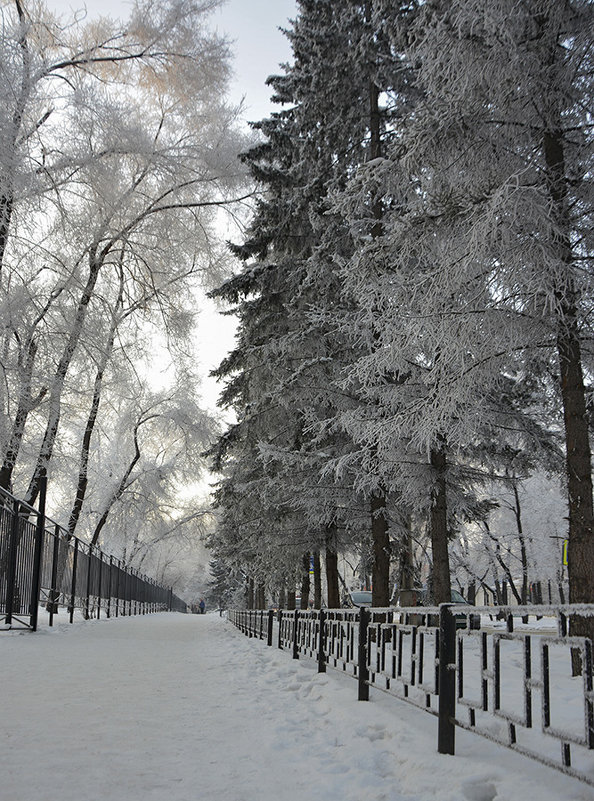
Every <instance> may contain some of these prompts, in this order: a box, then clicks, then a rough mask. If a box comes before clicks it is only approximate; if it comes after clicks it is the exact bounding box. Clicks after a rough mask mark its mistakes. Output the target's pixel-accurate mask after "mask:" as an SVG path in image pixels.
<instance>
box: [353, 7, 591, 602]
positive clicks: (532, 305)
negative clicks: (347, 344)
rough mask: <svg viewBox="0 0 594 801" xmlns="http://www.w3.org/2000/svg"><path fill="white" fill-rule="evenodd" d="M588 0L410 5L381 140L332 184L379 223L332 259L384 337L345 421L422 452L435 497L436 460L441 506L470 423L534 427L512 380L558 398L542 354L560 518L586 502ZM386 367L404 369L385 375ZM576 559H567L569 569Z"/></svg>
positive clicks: (360, 370)
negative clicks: (370, 161)
mask: <svg viewBox="0 0 594 801" xmlns="http://www.w3.org/2000/svg"><path fill="white" fill-rule="evenodd" d="M394 5H395V4H391V3H389V2H385V3H382V4H381V9H380V13H384V14H385V13H386V11H387V10H389V8H393V7H394ZM396 5H398V4H396ZM590 14H591V7H590V6H589V4H582V3H575V4H572V3H561V4H558V3H546V2H544V3H540V2H535V3H530V2H525V3H524V2H523V3H519V4H517V3H509V4H507V3H497V4H489V6H488V7H487V6H485V5H484V4H482V3H473V2H459V3H457V2H455V3H441V2H431V3H425V4H422V5H421V6H419V10H418V14H417V15H416V17H415V19H414V20H413V22H412V26H411V28H410V29H409V34H408V37H407V40H406V42H405V45H404V47H403V56H404V57H405V59H406V60H407V61H408V63H410V64H411V65H413V66H414V79H415V84H416V88H417V100H416V102H415V104H414V108H411V109H409V110H408V113H407V114H406V115H405V116H404V118H403V119H402V121H401V124H400V125H399V127H398V129H397V130H396V131H395V136H394V139H393V142H392V147H391V148H390V150H389V151H387V153H386V155H387V157H388V158H387V159H386V160H384V161H383V162H381V163H378V164H377V165H374V166H373V174H371V175H367V176H363V177H361V178H360V179H358V183H357V181H354V182H353V184H352V185H351V187H350V192H349V194H347V195H346V199H345V198H342V201H341V200H340V199H339V200H338V203H340V202H343V203H344V204H345V205H343V206H342V207H341V208H342V209H343V211H344V213H345V214H347V215H348V216H349V217H350V218H351V219H353V220H354V221H356V220H357V219H358V218H360V216H361V209H364V207H365V204H366V203H367V201H366V199H365V197H366V193H367V194H368V193H369V192H376V193H377V195H378V196H379V197H380V198H381V200H382V202H383V203H384V219H383V229H384V230H383V235H382V237H381V238H379V239H377V240H375V241H371V242H367V243H366V242H365V241H364V240H362V241H361V243H360V247H359V248H358V249H357V251H356V252H355V254H354V257H353V258H352V259H351V260H350V261H349V262H348V264H347V266H346V267H345V270H344V275H345V284H346V288H347V291H349V292H351V293H352V294H353V296H354V297H355V299H356V301H355V302H356V304H357V307H358V310H356V311H355V314H356V315H358V319H359V320H360V321H362V324H364V323H365V319H366V316H367V319H368V320H370V322H369V323H368V325H369V327H373V329H374V330H375V332H376V336H377V337H378V338H379V341H380V342H381V346H382V347H381V348H379V349H378V350H377V351H376V354H375V355H374V356H372V358H371V359H367V360H360V362H359V363H358V364H357V365H356V367H355V370H354V375H355V376H356V379H357V380H358V381H360V382H361V383H362V384H363V386H365V387H366V390H367V391H368V392H369V394H370V396H371V397H374V398H376V400H377V401H378V402H381V403H382V405H383V410H384V413H383V415H382V421H381V423H377V424H375V427H374V424H373V423H372V422H369V424H368V425H367V430H368V434H366V433H365V427H366V421H362V422H361V423H360V424H359V436H362V437H368V436H369V437H372V438H375V440H376V441H381V442H383V443H389V444H390V443H392V444H393V443H396V442H398V441H400V440H401V438H402V436H403V435H404V438H405V442H408V447H409V451H408V452H409V453H410V452H411V451H410V447H412V449H413V452H414V450H415V449H416V450H417V452H418V453H422V451H423V450H425V451H426V452H427V453H428V455H429V462H430V463H431V466H432V468H433V470H432V472H433V476H434V478H433V481H434V482H435V481H437V483H436V484H435V483H434V486H435V488H436V494H434V501H433V503H432V506H431V513H432V514H435V513H436V512H437V510H438V507H439V504H438V503H437V501H438V500H439V497H440V495H442V494H443V486H442V489H441V490H440V489H439V476H440V475H442V476H443V475H445V476H446V484H445V488H446V494H447V495H448V496H449V497H448V505H449V506H450V507H451V508H454V507H455V504H454V503H450V501H454V500H455V499H454V498H453V497H452V496H453V495H454V491H455V486H456V483H457V482H453V481H451V477H452V470H451V469H450V467H448V461H449V460H451V458H452V455H453V456H454V457H455V459H456V460H458V458H459V456H460V455H461V454H462V455H463V456H464V458H465V459H467V457H468V455H469V453H471V451H472V450H474V451H475V455H474V456H473V461H474V460H475V459H476V451H477V447H476V446H477V445H478V443H479V442H480V441H481V440H482V441H483V442H485V443H488V442H489V441H492V442H494V441H495V437H496V432H497V430H498V429H499V430H500V431H501V432H507V431H509V430H510V427H511V428H514V429H516V430H517V431H518V434H521V439H520V441H521V442H522V443H523V445H522V447H532V446H533V444H536V445H537V446H538V447H540V445H542V444H543V443H542V439H541V436H540V434H539V432H538V430H537V427H535V426H534V425H532V420H531V417H532V412H533V411H534V409H535V407H534V404H533V403H531V402H529V403H528V404H527V405H524V406H522V398H521V395H522V384H523V383H524V382H525V381H526V380H535V381H536V382H540V399H539V401H538V404H537V405H539V406H540V408H541V409H542V408H545V407H547V406H548V408H549V409H552V410H553V414H554V407H555V398H554V392H551V382H550V380H549V376H550V373H551V372H552V371H554V372H557V375H558V380H557V382H556V388H555V391H556V392H558V393H559V395H560V400H561V405H562V408H563V411H564V417H565V425H566V433H567V443H568V444H567V473H568V476H569V485H570V491H569V498H570V504H569V505H570V520H571V521H573V522H571V523H570V530H573V531H576V529H575V526H576V525H577V526H578V528H579V525H580V524H579V523H578V521H579V520H580V519H582V520H583V519H585V518H584V514H586V513H587V514H589V513H588V512H587V510H588V508H589V503H590V502H589V501H588V498H589V497H591V490H589V489H588V486H587V485H588V484H589V481H590V477H589V476H590V471H589V466H587V465H586V461H587V460H585V453H584V452H583V450H582V452H581V453H580V449H581V448H582V446H584V445H585V444H586V443H587V430H586V419H585V416H584V414H583V412H584V411H585V406H584V402H583V401H584V392H583V382H582V379H581V357H580V354H579V349H580V343H581V342H583V341H585V340H587V336H588V334H587V327H586V326H585V323H586V320H587V318H586V314H585V310H586V308H587V307H586V304H587V301H588V298H589V278H588V275H589V270H588V258H589V256H588V236H589V234H588V230H589V215H590V213H591V207H590V205H589V202H588V200H587V198H588V191H589V179H588V169H589V168H588V167H587V165H588V163H589V162H588V159H589V158H590V155H591V151H590V146H591V139H590V126H589V121H588V111H587V101H585V99H586V98H587V97H589V96H590V95H591V91H590V89H589V83H588V80H589V75H590V48H591V39H590V36H589V31H590V30H591V25H590V24H589V21H591V20H590V16H589V15H590ZM394 35H395V40H396V42H397V44H399V46H402V40H401V39H400V38H398V32H397V31H394ZM585 102H586V105H585V104H584V103H585ZM349 203H350V204H351V205H350V206H349ZM357 204H358V205H357ZM582 304H583V305H582ZM555 353H556V354H557V367H556V368H555V366H554V363H553V362H552V361H551V358H552V357H553V356H554V355H555ZM387 370H391V371H392V374H393V375H397V376H406V381H402V382H401V384H400V385H399V386H397V387H395V386H392V387H389V386H387V384H386V380H385V376H386V372H387ZM512 381H513V382H514V384H515V387H516V389H515V390H514V395H513V396H510V394H509V391H508V389H507V385H509V383H510V382H512ZM580 396H581V398H582V400H581V401H579V397H580ZM510 403H511V405H510ZM580 409H581V410H582V411H580ZM578 430H579V431H580V433H579V436H577V439H576V431H578ZM572 432H573V433H572ZM503 436H505V435H503ZM531 443H532V444H531ZM576 443H579V444H580V447H578V448H577V451H576ZM388 448H389V445H388ZM388 448H386V457H387V458H389V452H388ZM485 452H486V451H485ZM448 454H450V455H449V456H448ZM395 457H396V458H398V457H397V455H396V454H395ZM392 458H394V457H392ZM400 460H401V461H400V463H401V464H402V455H401V456H400ZM417 461H418V460H417ZM438 462H439V464H438ZM474 464H475V465H476V461H474ZM469 466H470V467H472V466H473V465H472V463H471V464H470V465H469ZM453 467H454V469H455V467H456V466H455V464H454V465H453ZM448 475H449V476H450V479H448V478H447V476H448ZM429 478H431V477H430V476H429ZM407 480H408V486H409V487H410V486H411V476H408V477H407ZM572 486H573V487H574V488H573V489H571V487H572ZM579 486H582V487H585V489H586V491H585V492H582V490H580V489H578V487H579ZM580 508H581V511H580ZM587 514H586V517H587ZM441 519H442V526H443V520H444V515H443V513H442V515H441ZM570 536H571V535H570ZM576 537H577V538H576ZM576 537H574V539H575V541H576V542H578V543H579V542H582V543H584V540H583V539H582V537H581V535H580V534H577V535H576ZM580 547H582V545H578V546H577V548H578V549H579V548H580ZM576 552H577V551H576ZM589 563H591V562H590V560H589V559H582V558H581V557H579V558H578V559H577V560H575V561H574V566H573V569H572V572H573V573H574V576H576V582H575V583H574V586H575V587H577V586H578V585H580V583H581V581H582V579H580V578H578V576H579V574H580V571H583V570H584V569H585V565H586V564H589ZM578 565H581V566H582V567H579V566H578ZM576 571H577V572H576ZM442 583H443V584H445V582H442ZM588 583H589V584H590V586H592V583H591V582H590V581H589V579H588ZM578 595H579V596H580V597H581V599H582V600H586V595H587V594H586V595H584V594H583V593H582V591H581V590H580V591H578ZM578 595H576V596H575V599H576V600H577V597H578ZM445 598H446V596H445V594H444V597H443V599H444V600H445Z"/></svg>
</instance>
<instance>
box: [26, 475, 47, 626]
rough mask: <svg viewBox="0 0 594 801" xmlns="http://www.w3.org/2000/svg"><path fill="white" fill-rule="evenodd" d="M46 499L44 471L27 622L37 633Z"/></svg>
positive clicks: (40, 480) (41, 477)
mask: <svg viewBox="0 0 594 801" xmlns="http://www.w3.org/2000/svg"><path fill="white" fill-rule="evenodd" d="M46 497H47V474H46V472H45V469H44V470H43V471H42V473H41V476H40V477H39V511H38V512H37V527H36V529H35V551H34V554H33V575H32V580H31V603H30V605H29V613H30V615H31V617H30V619H29V622H30V623H31V630H32V631H37V621H38V618H39V594H40V592H41V567H42V561H43V535H44V534H45V499H46Z"/></svg>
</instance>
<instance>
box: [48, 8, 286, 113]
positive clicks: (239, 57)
mask: <svg viewBox="0 0 594 801" xmlns="http://www.w3.org/2000/svg"><path fill="white" fill-rule="evenodd" d="M46 3H47V6H48V7H49V8H51V9H54V10H55V11H58V12H63V13H68V12H70V11H71V10H72V9H79V8H85V7H86V8H87V11H88V13H89V15H90V16H93V15H95V14H103V15H109V16H113V17H126V16H127V13H128V9H129V8H130V2H128V1H127V0H86V2H84V0H81V1H80V2H77V0H46ZM295 15H296V2H295V0H227V2H225V3H224V5H223V7H222V8H221V9H220V10H218V11H215V12H214V13H213V15H212V22H213V25H214V27H216V28H217V29H218V30H219V32H220V33H224V34H226V35H227V36H229V37H230V38H231V39H232V40H233V45H232V48H233V51H234V56H235V57H234V62H233V66H234V70H235V81H234V83H233V85H232V86H231V92H230V95H231V100H233V101H234V102H239V100H241V99H242V97H244V96H245V104H246V113H245V117H246V119H247V120H259V119H262V118H263V117H265V116H267V114H268V112H269V110H270V103H269V97H270V88H269V87H268V86H266V85H265V83H264V82H265V81H266V78H267V77H268V76H269V75H273V74H275V73H277V72H278V71H279V64H280V63H282V62H284V61H289V60H290V53H291V51H290V47H289V43H288V41H287V39H286V37H285V36H283V34H282V33H281V32H280V30H279V27H283V28H286V27H288V24H287V23H288V20H289V19H292V18H294V17H295Z"/></svg>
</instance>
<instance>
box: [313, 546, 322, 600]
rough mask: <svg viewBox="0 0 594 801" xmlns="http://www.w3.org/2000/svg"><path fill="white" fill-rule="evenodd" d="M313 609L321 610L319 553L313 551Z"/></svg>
mask: <svg viewBox="0 0 594 801" xmlns="http://www.w3.org/2000/svg"><path fill="white" fill-rule="evenodd" d="M314 608H315V609H321V608H322V572H321V565H320V552H319V551H314Z"/></svg>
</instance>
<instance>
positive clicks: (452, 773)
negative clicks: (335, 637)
mask: <svg viewBox="0 0 594 801" xmlns="http://www.w3.org/2000/svg"><path fill="white" fill-rule="evenodd" d="M0 654H1V664H2V678H3V682H2V687H3V690H2V717H1V723H0V730H1V732H2V755H3V759H2V768H0V801H50V800H51V801H55V799H58V798H59V799H60V801H82V799H85V801H141V800H142V801H157V800H158V801H277V800H278V799H283V801H322V799H324V801H413V799H414V801H429V799H435V800H436V801H516V799H536V798H538V800H539V801H560V799H563V801H594V790H593V789H591V788H589V787H588V786H586V785H584V784H582V783H580V782H579V781H577V780H575V779H572V778H569V777H566V776H563V775H562V774H560V773H558V772H556V771H553V770H551V769H549V768H546V767H543V766H541V765H539V764H537V763H533V762H531V761H530V760H527V759H524V758H521V757H520V756H518V755H516V754H513V753H511V752H509V751H506V750H505V749H502V748H499V747H497V746H495V745H492V744H490V743H489V742H487V741H485V740H482V739H481V738H480V737H476V736H472V735H470V734H468V733H466V732H463V731H459V732H458V733H457V752H458V754H457V756H455V757H447V756H439V755H438V754H437V753H436V720H435V718H433V717H432V716H430V715H426V714H424V713H422V712H420V711H418V710H416V709H413V708H409V707H408V706H407V705H406V704H404V703H402V702H399V701H397V700H395V699H393V698H389V697H387V696H385V695H384V694H382V693H379V692H374V691H373V689H372V691H371V701H370V702H369V703H359V702H357V700H356V683H355V682H354V681H353V680H352V679H350V678H348V677H346V676H343V675H341V674H339V673H337V672H334V671H329V672H328V673H327V674H322V675H318V674H317V673H316V665H315V663H314V662H313V661H308V660H305V659H301V660H299V661H293V660H292V659H291V656H290V654H288V653H286V652H284V651H283V652H281V651H278V650H277V649H276V648H268V647H267V646H266V645H265V643H264V642H261V641H257V640H249V639H247V638H246V637H244V636H243V635H242V634H240V633H239V632H238V631H237V630H236V629H235V628H233V627H232V626H231V625H230V624H229V623H227V622H226V621H225V620H224V619H222V618H220V617H219V616H218V615H217V614H207V615H204V616H201V615H182V614H171V613H161V614H157V615H149V616H144V617H134V618H118V619H111V620H101V621H87V622H80V623H78V624H76V625H74V626H69V625H68V624H66V623H64V622H61V623H58V625H57V626H56V627H54V629H50V628H48V627H47V626H46V625H42V626H41V629H40V631H39V632H38V633H37V634H30V633H20V632H16V631H10V632H2V633H0Z"/></svg>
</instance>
